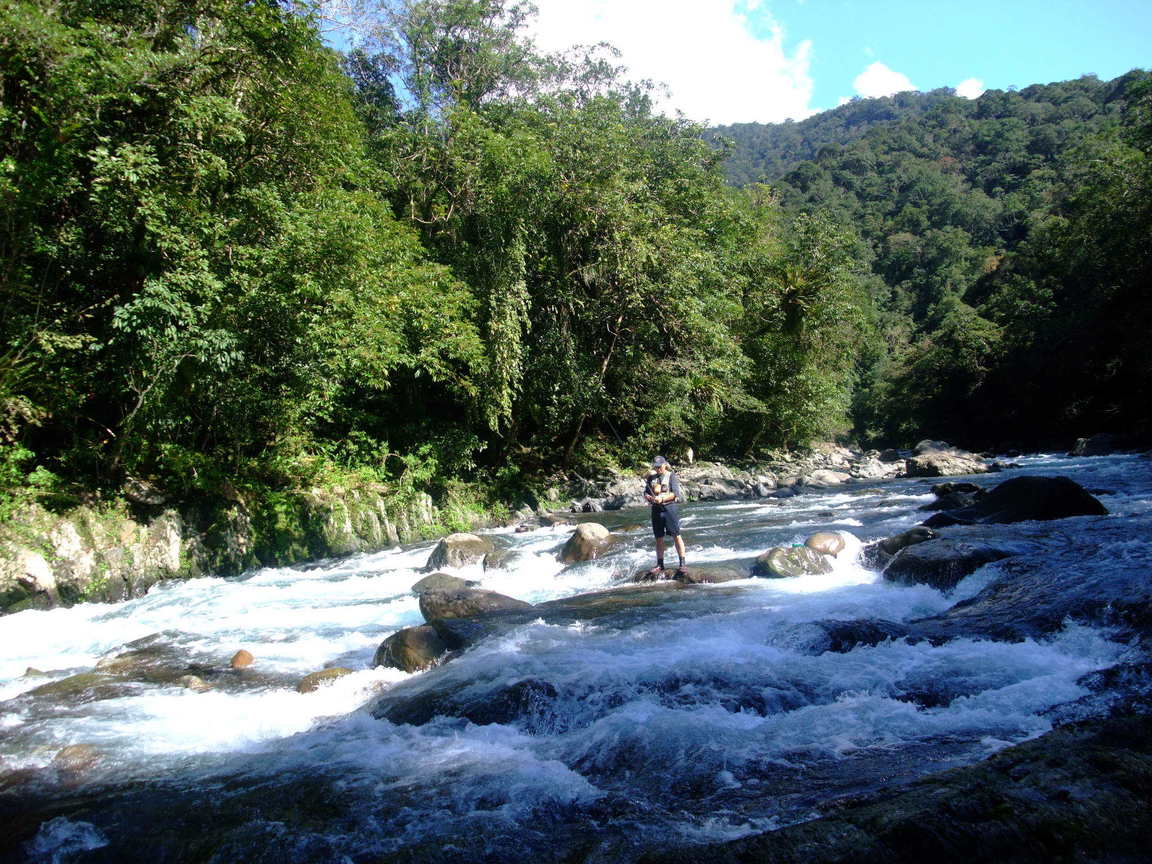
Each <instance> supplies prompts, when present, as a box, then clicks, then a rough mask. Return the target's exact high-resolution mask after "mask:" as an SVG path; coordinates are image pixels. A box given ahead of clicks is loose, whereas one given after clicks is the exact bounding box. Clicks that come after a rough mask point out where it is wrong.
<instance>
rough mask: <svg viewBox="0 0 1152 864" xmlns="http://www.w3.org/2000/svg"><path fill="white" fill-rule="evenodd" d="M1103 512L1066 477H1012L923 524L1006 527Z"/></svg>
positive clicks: (935, 526)
mask: <svg viewBox="0 0 1152 864" xmlns="http://www.w3.org/2000/svg"><path fill="white" fill-rule="evenodd" d="M1107 513H1108V510H1107V508H1106V507H1105V506H1104V505H1103V504H1101V503H1100V502H1099V501H1098V500H1097V499H1096V498H1094V497H1093V496H1092V495H1091V494H1090V493H1089V492H1087V491H1086V490H1085V489H1084V487H1082V486H1081V485H1080V484H1079V483H1077V482H1075V481H1074V480H1070V479H1069V478H1067V477H1014V478H1012V479H1011V480H1005V481H1004V482H1003V483H1001V484H1000V485H999V486H997V487H996V488H995V489H993V490H992V491H991V492H989V493H988V494H987V495H984V496H983V497H981V498H980V499H979V500H978V501H977V502H976V503H975V504H973V505H972V506H971V507H966V508H963V509H960V510H949V511H944V512H941V513H937V514H936V515H935V516H932V517H931V518H929V519H925V520H924V524H925V525H927V526H928V527H930V528H938V527H944V526H947V525H978V524H990V523H998V524H1008V523H1011V522H1030V521H1043V520H1049V519H1066V518H1068V517H1070V516H1104V515H1106V514H1107Z"/></svg>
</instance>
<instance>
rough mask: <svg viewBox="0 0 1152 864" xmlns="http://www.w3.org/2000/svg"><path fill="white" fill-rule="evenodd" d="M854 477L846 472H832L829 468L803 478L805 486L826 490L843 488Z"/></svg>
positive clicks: (818, 470) (820, 469)
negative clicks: (835, 487)
mask: <svg viewBox="0 0 1152 864" xmlns="http://www.w3.org/2000/svg"><path fill="white" fill-rule="evenodd" d="M851 479H852V475H851V474H848V473H846V472H844V471H832V470H830V469H828V468H819V469H817V470H815V471H813V472H812V473H811V474H807V475H805V476H804V478H803V483H804V485H805V486H810V487H812V488H814V489H826V488H828V487H829V486H843V485H844V484H845V483H847V482H848V481H849V480H851Z"/></svg>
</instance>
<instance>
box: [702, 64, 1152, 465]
mask: <svg viewBox="0 0 1152 864" xmlns="http://www.w3.org/2000/svg"><path fill="white" fill-rule="evenodd" d="M1149 81H1150V76H1149V73H1147V72H1144V71H1133V72H1130V73H1129V74H1127V75H1124V76H1122V77H1120V78H1117V79H1116V80H1114V81H1108V82H1102V81H1099V80H1097V79H1096V78H1094V77H1092V76H1085V77H1083V78H1080V79H1079V80H1076V81H1067V82H1063V83H1058V84H1049V85H1044V86H1041V85H1036V86H1032V87H1027V88H1025V89H1023V90H1020V91H1008V92H1005V91H997V90H991V91H988V92H986V93H985V94H984V95H983V96H981V97H980V98H979V99H976V100H968V99H963V98H960V97H957V96H955V95H954V94H953V93H952V92H951V91H948V90H939V91H933V92H931V93H901V94H898V95H896V96H893V97H890V98H886V99H867V100H855V101H853V102H851V103H849V104H847V105H844V106H841V107H840V108H837V109H835V110H833V111H828V112H825V113H823V114H820V115H817V116H815V117H812V118H811V119H809V120H806V121H804V122H801V123H785V124H779V125H772V126H763V125H758V124H739V125H736V126H729V127H724V128H721V129H714V130H710V131H709V133H708V134H709V137H710V138H711V139H712V140H714V141H726V142H727V145H728V146H729V147H730V148H731V150H730V155H729V157H728V161H727V163H726V170H727V172H728V177H729V179H730V181H731V182H733V183H736V184H739V185H746V184H752V183H765V184H768V186H769V187H770V188H771V189H772V190H773V191H774V193H775V194H776V195H777V196H778V197H779V200H780V201H781V203H782V205H783V208H784V210H785V212H787V213H789V214H792V213H818V214H821V215H822V216H823V217H824V218H826V219H830V220H831V221H833V222H834V223H835V224H837V225H840V226H843V227H844V228H846V229H847V230H850V231H852V232H854V233H856V234H857V235H858V236H859V237H861V238H862V239H863V241H864V243H865V244H866V249H867V253H866V254H867V256H868V258H867V266H868V268H869V269H870V271H871V273H872V274H873V279H874V281H873V285H872V291H871V296H872V301H873V309H874V313H875V322H876V328H877V333H878V335H879V336H880V337H881V339H880V340H878V341H876V342H874V343H872V344H870V345H869V347H868V348H867V349H866V350H865V351H864V352H863V353H862V355H861V357H860V360H861V365H860V370H861V373H862V374H861V379H860V381H859V382H858V386H857V388H856V390H855V393H854V409H853V419H854V421H855V429H856V432H857V434H858V435H860V436H861V437H863V438H866V439H871V438H875V439H878V440H887V441H895V442H901V441H908V440H910V439H911V438H912V437H915V436H916V435H918V434H921V433H923V434H925V435H933V436H944V437H948V438H956V439H960V440H963V441H965V442H967V443H969V444H971V445H973V446H1008V445H1012V444H1015V445H1017V446H1021V447H1026V446H1035V445H1037V444H1040V445H1047V446H1059V445H1061V444H1065V445H1066V444H1067V443H1068V442H1069V441H1070V440H1071V439H1072V438H1073V437H1075V436H1077V435H1083V434H1090V433H1091V432H1093V431H1110V432H1115V433H1120V434H1121V435H1127V436H1130V437H1132V438H1133V439H1134V440H1136V441H1141V440H1145V441H1146V440H1147V439H1148V438H1149V436H1150V435H1152V422H1150V420H1152V386H1150V382H1152V359H1150V352H1149V350H1148V348H1147V345H1148V344H1149V336H1148V333H1149V329H1150V327H1152V283H1150V275H1152V269H1150V264H1152V257H1150V255H1152V161H1150V159H1149V155H1150V154H1149V150H1150V148H1152V111H1150V104H1152V102H1150V96H1152V89H1150V83H1149Z"/></svg>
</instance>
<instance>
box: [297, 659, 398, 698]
mask: <svg viewBox="0 0 1152 864" xmlns="http://www.w3.org/2000/svg"><path fill="white" fill-rule="evenodd" d="M377 665H383V664H377ZM351 674H352V670H351V669H346V668H344V667H343V666H333V667H331V668H329V669H321V670H320V671H318V672H311V673H309V674H307V675H305V676H304V677H303V678H301V679H300V683H299V684H297V685H296V692H297V693H314V692H315V691H317V690H319V689H320V688H321V687H323V686H324V685H325V684H330V683H331V682H333V681H335V680H336V679H337V678H343V677H344V676H345V675H351Z"/></svg>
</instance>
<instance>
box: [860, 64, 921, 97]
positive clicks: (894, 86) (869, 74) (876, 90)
mask: <svg viewBox="0 0 1152 864" xmlns="http://www.w3.org/2000/svg"><path fill="white" fill-rule="evenodd" d="M852 86H853V87H855V88H856V92H857V93H859V94H860V95H861V96H864V97H866V98H872V97H876V96H891V95H892V94H893V93H900V92H902V91H904V90H915V89H916V85H915V84H913V83H912V82H911V81H909V80H908V76H907V75H902V74H901V73H899V72H895V71H893V70H891V69H889V68H888V67H887V66H885V65H884V64H883V63H881V62H879V61H877V62H875V63H873V64H871V65H870V66H869V67H868V68H867V69H865V70H864V71H863V72H861V73H860V74H859V75H857V76H856V78H855V80H853V82H852Z"/></svg>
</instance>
